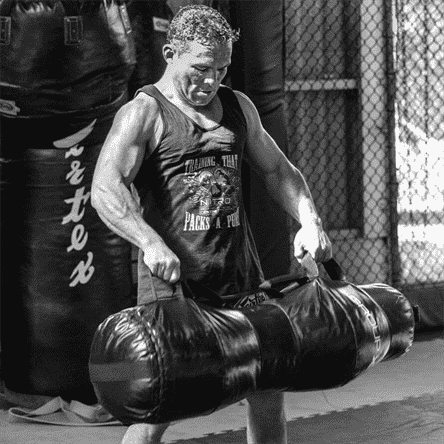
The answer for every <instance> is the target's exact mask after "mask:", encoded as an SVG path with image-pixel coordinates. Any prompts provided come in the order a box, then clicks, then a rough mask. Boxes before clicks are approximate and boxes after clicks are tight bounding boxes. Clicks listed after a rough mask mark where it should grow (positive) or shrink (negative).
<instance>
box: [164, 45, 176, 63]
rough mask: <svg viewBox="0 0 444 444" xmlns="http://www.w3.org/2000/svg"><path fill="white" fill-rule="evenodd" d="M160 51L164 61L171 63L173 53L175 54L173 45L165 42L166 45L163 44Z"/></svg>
mask: <svg viewBox="0 0 444 444" xmlns="http://www.w3.org/2000/svg"><path fill="white" fill-rule="evenodd" d="M162 52H163V58H164V59H165V61H166V62H167V63H171V62H172V60H173V58H174V55H175V54H176V48H175V47H174V46H173V45H171V44H169V43H167V44H166V45H163V48H162Z"/></svg>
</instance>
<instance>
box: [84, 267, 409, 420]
mask: <svg viewBox="0 0 444 444" xmlns="http://www.w3.org/2000/svg"><path fill="white" fill-rule="evenodd" d="M329 267H331V264H330V265H329V266H328V267H327V268H329ZM277 284H279V285H280V286H282V285H283V284H284V285H285V286H284V288H282V289H280V290H277V289H276V285H277ZM184 288H186V287H184ZM262 288H263V289H264V290H265V291H266V292H267V293H268V294H269V296H270V299H269V300H268V301H266V302H264V303H262V304H261V305H258V306H254V307H247V308H242V309H239V310H233V309H225V308H215V307H212V306H210V305H208V304H205V303H201V302H199V303H197V302H196V301H194V300H193V299H191V298H185V297H183V291H184V290H183V288H182V287H181V286H180V285H176V288H175V296H176V297H171V298H169V299H164V300H158V301H156V302H153V303H149V304H145V305H140V306H136V307H132V308H129V309H126V310H123V311H121V312H120V313H116V314H114V315H112V316H109V317H108V318H107V319H105V320H104V321H103V322H102V323H101V324H100V326H99V327H98V329H97V332H96V334H95V336H94V339H93V342H92V346H91V352H90V361H89V370H90V377H91V381H92V383H93V385H94V389H95V391H96V394H97V397H98V399H99V401H100V403H101V404H102V405H103V406H104V407H105V408H106V409H107V410H108V411H109V412H110V413H111V414H112V415H113V416H114V417H115V418H117V419H119V420H120V421H122V422H123V423H124V424H131V423H137V422H146V423H163V422H169V421H174V420H181V419H185V418H190V417H194V416H200V415H205V414H210V413H212V412H214V411H215V410H217V409H220V408H222V407H225V406H227V405H229V404H232V403H234V402H237V401H239V400H241V399H243V398H245V397H247V396H248V395H251V394H252V393H255V392H258V391H262V390H268V389H273V390H279V391H307V390H323V389H328V388H333V387H338V386H342V385H344V384H346V383H347V382H349V381H351V380H353V379H354V378H356V377H358V376H359V375H360V374H361V373H362V372H364V371H365V370H366V369H368V368H369V367H370V366H372V365H374V364H376V363H378V362H381V361H384V360H387V359H393V358H396V357H399V356H401V355H403V354H404V353H406V352H407V351H408V350H409V348H410V346H411V345H412V341H413V331H414V322H415V321H414V313H413V308H412V306H411V305H410V304H409V302H408V301H407V299H406V298H405V297H404V296H403V295H402V294H401V293H400V292H399V291H397V290H396V289H394V288H392V287H390V286H387V285H383V284H374V285H367V286H363V287H359V286H356V285H353V284H351V283H349V282H347V281H344V280H335V281H331V280H329V279H322V278H316V279H313V280H308V281H307V282H305V283H303V284H302V285H301V280H295V279H294V278H293V279H289V278H288V277H284V278H279V279H275V280H274V281H269V282H266V283H265V284H264V285H263V286H262ZM196 290H197V287H196V286H194V291H196ZM201 292H202V293H201ZM198 293H201V294H198ZM188 296H190V295H189V294H188ZM193 296H194V297H195V298H199V299H202V298H208V299H216V300H217V296H215V295H212V294H211V292H209V291H208V290H206V289H202V288H201V289H200V291H199V290H197V293H196V294H194V295H193ZM382 307H385V309H383V308H382Z"/></svg>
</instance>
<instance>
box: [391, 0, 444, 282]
mask: <svg viewBox="0 0 444 444" xmlns="http://www.w3.org/2000/svg"><path fill="white" fill-rule="evenodd" d="M395 24H396V55H397V96H396V98H397V100H396V104H397V114H398V119H397V120H398V127H397V148H398V149H397V164H398V182H399V201H398V209H399V216H400V217H399V222H400V223H399V250H400V260H401V273H402V276H401V279H402V282H404V283H406V284H429V283H435V282H443V281H444V267H443V263H444V80H443V79H444V8H443V4H442V1H441V0H427V1H423V0H397V2H396V22H395Z"/></svg>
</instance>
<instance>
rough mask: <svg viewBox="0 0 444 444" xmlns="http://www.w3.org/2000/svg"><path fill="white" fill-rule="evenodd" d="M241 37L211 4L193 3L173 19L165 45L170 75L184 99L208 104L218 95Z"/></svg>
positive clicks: (180, 97) (179, 94)
mask: <svg viewBox="0 0 444 444" xmlns="http://www.w3.org/2000/svg"><path fill="white" fill-rule="evenodd" d="M237 39H238V34H237V33H236V32H234V31H233V30H232V29H231V27H230V26H229V24H228V23H227V21H226V20H225V19H224V17H223V16H222V15H221V14H220V13H219V12H217V11H216V10H215V9H213V8H210V7H208V6H202V5H192V6H186V7H184V8H182V9H180V10H179V12H178V13H177V14H176V16H175V17H174V18H173V20H172V22H171V24H170V27H169V31H168V41H167V44H166V45H165V46H164V48H163V52H164V57H165V60H166V62H167V75H168V76H169V77H170V78H171V79H172V82H173V85H174V90H175V92H176V94H177V96H178V97H179V99H180V100H181V101H182V102H185V103H187V104H188V105H191V106H192V107H201V106H207V105H209V104H211V103H212V100H213V99H214V97H215V96H216V94H217V90H218V89H219V86H220V84H221V83H222V80H223V78H224V77H225V75H226V73H227V69H228V66H229V65H230V63H231V54H232V45H233V42H234V41H236V40H237Z"/></svg>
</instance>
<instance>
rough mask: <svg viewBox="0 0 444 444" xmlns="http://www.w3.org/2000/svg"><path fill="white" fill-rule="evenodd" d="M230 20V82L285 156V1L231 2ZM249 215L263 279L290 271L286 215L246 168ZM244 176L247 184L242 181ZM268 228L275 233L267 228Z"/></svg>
mask: <svg viewBox="0 0 444 444" xmlns="http://www.w3.org/2000/svg"><path fill="white" fill-rule="evenodd" d="M230 10H231V14H230V21H231V25H232V27H233V28H234V29H240V39H239V41H238V42H236V43H235V44H234V45H233V56H232V64H231V66H230V68H229V80H230V83H231V86H232V88H233V89H237V90H240V91H242V92H244V93H245V94H246V95H247V96H248V97H249V98H250V99H251V100H252V101H253V103H254V104H255V106H256V108H257V110H258V112H259V115H260V118H261V121H262V124H263V126H264V128H265V129H266V131H267V132H268V133H269V134H270V135H271V137H272V138H273V139H274V141H275V142H276V143H277V145H278V146H279V148H280V149H281V151H282V152H283V153H284V154H288V140H287V123H286V116H285V77H284V65H285V61H284V41H285V38H284V37H285V30H284V1H283V0H268V1H263V2H258V1H256V0H234V1H233V0H231V1H230ZM243 175H244V192H245V199H244V200H245V201H246V206H247V213H248V216H249V220H250V225H251V230H252V232H253V236H254V238H255V242H256V247H257V250H258V254H259V258H260V261H261V264H262V269H263V272H264V275H265V278H267V279H268V278H269V277H273V276H278V275H281V274H286V273H289V271H290V268H291V261H290V258H291V252H290V244H289V242H288V238H289V237H290V235H291V233H290V225H289V220H288V217H287V213H285V211H284V210H282V208H281V207H280V206H279V205H278V204H277V202H276V201H275V200H274V199H272V198H271V197H270V196H269V195H268V194H267V193H263V191H262V190H264V189H265V188H266V186H265V184H264V179H263V177H262V175H260V174H258V173H257V172H256V171H254V170H253V169H251V168H250V167H249V165H248V164H247V163H245V164H244V171H243ZM246 178H248V180H246ZM270 226H272V227H273V229H272V230H271V229H270Z"/></svg>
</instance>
